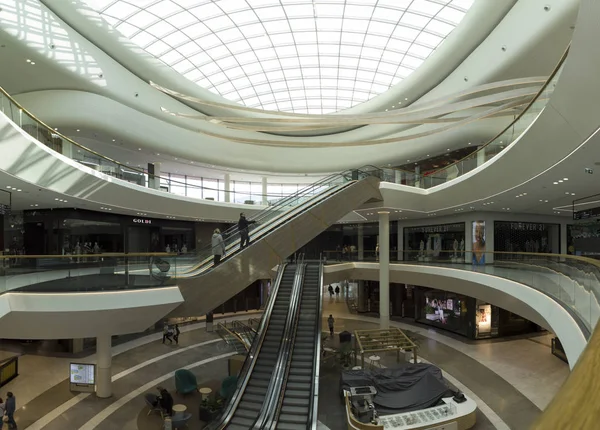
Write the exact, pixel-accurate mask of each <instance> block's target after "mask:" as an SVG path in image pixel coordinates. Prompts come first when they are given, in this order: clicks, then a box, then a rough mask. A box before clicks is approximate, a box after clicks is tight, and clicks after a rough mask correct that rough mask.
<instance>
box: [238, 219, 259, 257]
mask: <svg viewBox="0 0 600 430" xmlns="http://www.w3.org/2000/svg"><path fill="white" fill-rule="evenodd" d="M255 222H256V221H254V220H252V221H248V220H247V219H246V215H244V213H243V212H242V213H241V214H240V219H239V220H238V231H239V232H240V251H241V250H242V249H244V248H245V247H247V246H248V245H250V234H249V233H248V226H249V225H250V224H254V223H255Z"/></svg>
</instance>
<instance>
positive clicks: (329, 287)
mask: <svg viewBox="0 0 600 430" xmlns="http://www.w3.org/2000/svg"><path fill="white" fill-rule="evenodd" d="M327 291H329V298H332V297H333V287H332V286H331V285H330V286H328V287H327Z"/></svg>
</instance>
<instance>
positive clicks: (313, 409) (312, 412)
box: [308, 257, 324, 430]
mask: <svg viewBox="0 0 600 430" xmlns="http://www.w3.org/2000/svg"><path fill="white" fill-rule="evenodd" d="M323 266H324V265H323V258H322V257H319V302H318V304H317V327H316V329H315V331H316V333H315V336H316V341H317V344H316V346H315V354H314V359H313V360H314V361H313V363H314V365H313V380H312V390H313V391H312V402H311V404H310V405H309V412H308V413H309V417H308V423H309V428H311V429H312V430H316V428H317V416H318V414H317V408H318V406H319V372H320V369H321V330H322V325H323V315H322V313H323Z"/></svg>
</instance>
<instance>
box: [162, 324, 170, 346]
mask: <svg viewBox="0 0 600 430" xmlns="http://www.w3.org/2000/svg"><path fill="white" fill-rule="evenodd" d="M172 335H173V331H172V330H171V327H169V324H165V326H164V327H163V341H162V343H165V340H168V341H169V343H170V344H171V343H173V340H172V339H171V336H172Z"/></svg>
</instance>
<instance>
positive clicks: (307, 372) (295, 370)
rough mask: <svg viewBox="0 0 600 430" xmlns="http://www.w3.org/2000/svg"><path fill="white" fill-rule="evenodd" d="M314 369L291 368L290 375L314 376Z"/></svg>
mask: <svg viewBox="0 0 600 430" xmlns="http://www.w3.org/2000/svg"><path fill="white" fill-rule="evenodd" d="M312 373H313V369H312V368H310V369H298V368H293V367H292V368H290V375H295V376H312Z"/></svg>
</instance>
